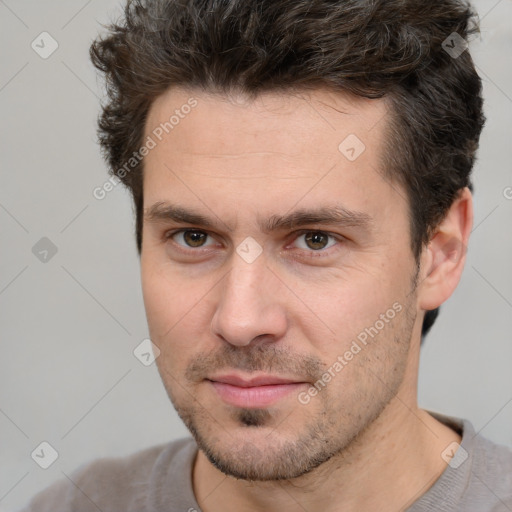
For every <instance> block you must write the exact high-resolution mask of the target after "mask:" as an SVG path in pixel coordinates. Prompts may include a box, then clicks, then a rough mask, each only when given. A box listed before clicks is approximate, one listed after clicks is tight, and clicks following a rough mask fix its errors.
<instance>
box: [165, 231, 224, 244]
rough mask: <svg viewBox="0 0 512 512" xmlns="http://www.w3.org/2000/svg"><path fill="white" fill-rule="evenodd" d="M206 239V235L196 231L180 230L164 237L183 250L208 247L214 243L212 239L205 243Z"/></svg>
mask: <svg viewBox="0 0 512 512" xmlns="http://www.w3.org/2000/svg"><path fill="white" fill-rule="evenodd" d="M208 237H209V235H208V233H205V232H204V231H199V230H197V229H182V230H180V231H175V232H174V233H169V234H168V235H166V238H170V239H171V240H174V242H175V243H177V244H178V245H180V246H182V247H184V248H187V247H189V248H198V247H208V246H209V245H212V243H214V242H213V239H212V240H211V242H210V243H207V240H208Z"/></svg>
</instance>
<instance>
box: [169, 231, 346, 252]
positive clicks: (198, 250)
mask: <svg viewBox="0 0 512 512" xmlns="http://www.w3.org/2000/svg"><path fill="white" fill-rule="evenodd" d="M187 231H191V232H197V233H203V234H205V235H207V236H210V237H212V238H213V236H212V235H211V234H210V233H208V232H207V231H204V230H202V229H194V228H187V229H178V230H174V231H169V232H167V233H165V234H164V238H165V240H171V242H173V243H174V244H175V245H176V246H177V247H178V250H180V251H182V252H184V253H186V254H193V253H195V254H198V253H201V252H203V251H204V250H208V247H209V246H206V247H198V248H196V249H194V248H192V247H188V248H185V247H184V246H183V245H180V244H178V243H177V242H174V240H172V237H173V236H174V235H177V234H179V233H186V232H187ZM307 233H315V234H322V235H326V236H327V237H329V238H332V239H334V240H336V241H337V242H338V243H340V242H344V241H346V239H345V238H344V237H342V236H341V235H335V234H334V233H329V232H327V231H321V230H315V229H303V230H300V231H297V232H295V233H293V235H294V239H293V241H295V240H296V239H297V238H299V237H300V236H302V235H305V234H307ZM333 247H334V245H332V246H330V247H327V248H325V249H319V250H317V251H315V250H313V249H309V250H307V249H298V250H299V251H300V252H302V253H305V254H307V256H306V257H308V258H322V257H325V256H330V255H331V251H330V249H332V248H333ZM201 249H203V251H202V250H201Z"/></svg>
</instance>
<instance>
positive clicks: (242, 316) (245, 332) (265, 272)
mask: <svg viewBox="0 0 512 512" xmlns="http://www.w3.org/2000/svg"><path fill="white" fill-rule="evenodd" d="M230 264H231V268H230V272H228V273H227V274H226V276H225V277H224V279H223V280H222V281H221V283H219V290H220V297H219V300H218V303H217V307H216V310H215V313H214V315H213V318H212V323H211V330H212V332H213V334H214V335H215V336H217V337H220V338H222V339H223V340H224V341H226V342H228V343H230V344H232V345H237V346H245V345H249V344H250V343H251V341H252V340H254V339H256V338H265V340H267V338H268V339H269V340H272V341H277V340H278V339H280V338H281V337H282V336H283V335H284V334H285V332H286V329H287V316H286V311H285V310H284V307H283V305H282V302H281V301H279V297H280V296H281V297H282V296H283V290H280V289H279V288H280V281H279V279H277V277H276V276H275V275H274V274H273V272H272V271H271V270H270V269H269V268H268V267H267V263H266V261H265V258H264V255H263V254H262V255H261V256H260V257H259V258H257V259H256V260H255V261H253V262H252V263H248V262H246V261H244V260H243V259H242V258H241V257H240V256H239V255H238V254H236V253H234V254H233V256H232V261H231V262H230ZM281 286H282V285H281Z"/></svg>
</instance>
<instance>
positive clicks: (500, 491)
mask: <svg viewBox="0 0 512 512" xmlns="http://www.w3.org/2000/svg"><path fill="white" fill-rule="evenodd" d="M471 462H472V463H471V480H472V486H473V487H474V488H477V489H478V488H479V489H481V492H482V493H489V494H493V495H495V496H496V498H498V501H497V503H496V508H495V509H493V511H494V510H495V511H496V512H497V511H498V510H503V511H508V510H510V508H507V507H510V506H511V505H512V449H511V448H509V447H508V446H504V445H501V444H497V443H494V442H492V441H490V440H489V439H487V438H485V437H483V436H481V435H479V434H475V437H474V444H473V460H472V461H471ZM502 504H503V507H502V508H500V507H501V505H502ZM505 504H506V506H505Z"/></svg>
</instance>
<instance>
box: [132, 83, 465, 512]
mask: <svg viewBox="0 0 512 512" xmlns="http://www.w3.org/2000/svg"><path fill="white" fill-rule="evenodd" d="M191 97H193V98H195V99H196V100H197V106H196V107H195V108H194V109H193V110H192V111H191V112H190V113H189V114H188V115H187V116H184V118H183V119H181V120H180V123H179V124H178V125H176V126H175V127H174V129H173V130H172V131H170V132H169V134H168V135H167V136H166V137H165V138H163V140H162V141H161V142H159V143H158V144H157V145H156V147H155V148H153V149H151V151H150V152H149V154H148V155H147V156H146V157H145V163H144V165H145V168H144V209H145V219H144V224H143V245H142V253H141V274H142V284H143V295H144V303H145V307H146V313H147V318H148V324H149V329H150V335H151V339H152V341H153V343H154V344H155V345H156V346H157V347H158V348H159V349H160V355H159V357H158V358H157V365H158V369H159V372H160V375H161V377H162V380H163V383H164V385H165V388H166V390H167V392H168V394H169V397H170V399H171V400H172V403H173V404H174V406H175V408H176V410H177V411H178V413H179V415H180V417H181V418H182V419H183V421H184V422H185V424H186V425H187V426H188V428H189V429H190V430H191V432H192V434H193V435H194V437H195V438H196V441H197V442H198V444H199V447H200V450H199V452H198V455H197V457H196V460H195V462H194V466H193V488H194V493H195V496H196V498H197V501H198V503H199V505H200V507H201V509H202V510H203V511H204V512H217V511H219V512H220V511H223V512H231V511H235V510H236V511H239V510H244V511H245V510H247V511H260V510H261V511H267V512H268V511H270V512H272V511H282V510H283V507H285V508H284V510H287V511H292V512H295V511H304V510H307V511H308V512H315V511H322V512H329V511H335V510H336V511H339V510H343V511H356V510H357V511H360V510H380V511H393V512H396V511H397V510H404V509H405V508H406V507H407V506H409V505H410V504H411V503H413V502H414V501H415V500H416V499H418V498H419V496H421V495H422V494H423V493H424V492H426V491H427V490H428V489H429V488H430V487H431V486H432V484H433V483H434V482H435V480H436V479H437V478H438V477H439V476H440V475H441V473H442V472H443V470H444V469H445V468H446V463H445V462H444V461H443V459H442V458H441V453H442V452H443V450H444V449H445V448H446V447H447V446H448V445H449V444H450V443H451V442H454V441H455V442H460V436H459V435H458V434H457V433H456V432H454V431H452V430H451V429H450V428H448V427H447V426H445V425H443V424H442V423H440V422H438V421H437V420H435V419H434V418H433V417H432V416H430V415H429V414H428V413H427V412H426V411H424V410H422V409H419V408H418V404H417V380H418V361H419V345H420V333H421V324H422V321H423V316H424V312H425V310H428V309H434V308H435V307H437V306H439V305H440V304H442V303H443V302H444V301H445V300H446V299H447V298H448V297H449V296H450V295H451V293H452V292H453V290H454V289H455V287H456V286H457V284H458V282H459V279H460V275H461V272H462V269H463V266H464V261H465V251H464V250H463V248H464V247H466V245H467V241H468V237H469V233H470V230H471V224H472V200H471V194H470V192H469V190H467V189H465V190H463V191H462V193H461V194H460V196H459V198H458V199H457V200H456V201H455V202H454V203H453V205H452V207H451V209H450V211H449V212H448V214H447V216H446V218H445V219H444V220H443V222H442V223H441V224H440V225H439V226H438V227H437V230H436V232H435V234H434V236H433V237H432V239H431V241H430V243H429V245H428V246H426V247H424V249H423V252H422V254H421V258H420V261H419V266H418V263H417V262H416V260H415V258H414V256H413V253H412V251H411V246H410V245H411V244H410V231H409V220H408V203H407V200H406V194H405V192H404V190H403V189H401V188H400V186H399V185H397V184H396V183H393V182H391V181H390V180H389V179H387V178H385V177H384V173H383V170H382V164H381V162H380V157H381V155H382V151H383V143H384V141H385V136H386V127H387V116H388V115H389V113H388V110H387V108H388V107H387V103H386V101H385V100H384V99H379V100H366V99H361V98H354V97H350V96H348V95H346V94H344V93H332V92H329V91H327V90H323V89H316V90H314V91H309V92H308V93H305V92H302V93H299V92H297V93H293V94H292V93H291V92H287V93H286V94H283V93H281V94H279V93H276V92H272V93H265V94H263V95H260V96H258V98H256V99H253V100H249V99H248V98H246V97H245V96H243V95H242V94H233V95H231V96H229V97H227V96H224V95H220V94H212V93H206V92H204V91H199V90H195V89H179V88H174V89H172V90H169V91H168V92H166V93H165V94H164V95H162V96H160V97H159V98H158V99H157V100H156V101H155V102H154V103H153V105H152V107H151V109H150V113H149V117H148V119H147V124H146V136H147V135H150V134H151V132H152V130H153V129H154V128H155V127H156V126H158V125H159V124H160V123H162V122H165V121H167V120H168V119H169V116H170V115H172V113H173V112H174V111H175V110H176V109H177V108H178V109H179V108H180V106H181V105H184V104H185V103H187V101H188V100H189V98H191ZM349 134H356V135H357V137H358V138H359V139H360V140H361V141H363V143H364V145H365V147H366V149H365V151H364V152H363V153H362V154H361V155H360V156H359V157H358V158H357V159H355V160H354V161H349V159H347V158H346V157H345V156H344V154H342V153H341V152H340V151H339V150H338V146H339V144H340V143H341V142H342V141H343V140H344V139H345V138H346V137H347V136H348V135H349ZM157 203H165V204H172V205H175V206H180V207H182V208H187V209H192V210H194V211H196V212H198V213H200V214H202V215H203V216H205V217H208V218H209V219H211V222H212V226H208V227H206V226H205V225H203V224H202V223H196V222H194V223H187V222H183V221H176V220H172V219H166V218H161V217H157V216H154V215H153V216H152V215H150V213H151V211H152V207H153V206H154V205H155V204H157ZM332 205H338V206H342V207H343V208H345V209H346V210H349V211H352V212H358V213H359V214H360V217H361V218H362V219H363V220H365V222H360V223H354V222H352V223H344V224H336V223H333V222H330V223H328V224H320V223H312V224H307V225H301V226H295V225H292V226H284V227H283V228H282V229H280V230H277V231H265V230H264V229H262V226H261V223H264V222H265V221H266V220H267V219H269V218H271V217H272V216H275V215H285V214H289V213H291V212H294V211H297V210H299V209H307V210H311V209H318V208H321V207H325V206H332ZM260 221H261V222H260ZM187 229H188V230H191V232H190V231H189V232H188V233H184V232H183V231H182V232H181V233H179V232H178V233H176V231H178V230H187ZM301 230H302V231H301ZM308 233H309V236H308ZM312 236H313V237H314V238H312ZM247 237H252V239H253V240H254V241H255V242H257V244H258V245H259V247H261V250H262V252H261V254H259V255H258V256H257V258H256V259H254V261H252V262H248V261H247V260H246V259H244V258H242V257H241V256H240V254H239V253H238V252H237V248H240V247H244V245H243V242H244V240H245V239H246V238H247ZM191 244H192V245H191ZM255 247H257V246H255ZM245 248H246V249H247V246H245ZM254 250H255V249H254V248H253V249H250V251H252V254H255V253H254ZM394 304H395V308H397V306H396V305H397V304H398V305H399V307H400V311H399V312H396V314H395V315H394V317H393V318H392V319H389V318H388V321H387V322H385V325H384V327H383V328H381V329H378V334H377V335H375V336H374V337H373V338H369V341H368V343H367V345H365V346H362V345H361V344H360V343H359V345H361V350H360V352H358V353H357V354H356V355H354V356H353V358H352V359H351V360H350V361H348V362H347V364H346V365H344V366H343V369H342V370H341V371H338V372H334V376H332V375H331V379H330V380H329V382H328V383H327V384H326V385H325V387H323V388H322V389H321V391H320V392H318V393H317V394H316V396H313V397H310V400H309V402H308V403H301V400H299V396H298V391H294V392H292V393H289V394H288V395H287V396H285V397H283V398H281V399H279V400H278V401H276V402H274V403H272V404H271V405H270V406H267V407H259V408H255V407H238V406H234V405H230V404H227V403H226V402H224V401H223V400H222V398H221V397H220V396H219V395H218V394H217V392H216V390H215V389H214V387H213V386H212V384H211V382H209V381H208V380H206V379H207V378H209V377H212V376H216V375H217V376H218V375H219V374H227V373H237V374H239V375H243V376H245V377H252V376H256V375H262V374H272V375H277V376H281V377H284V378H290V379H293V380H296V381H301V382H303V384H302V387H301V388H300V391H302V392H303V395H302V396H303V397H304V392H305V391H306V392H307V391H308V390H310V388H311V386H312V385H313V384H314V383H315V382H316V381H317V380H318V378H322V375H325V374H324V372H325V371H327V370H328V368H331V373H332V366H333V364H334V363H335V361H337V358H338V356H340V355H343V354H345V352H346V351H348V350H350V347H351V344H352V343H353V341H354V340H356V339H357V336H358V335H360V333H362V332H363V331H365V329H366V328H369V327H371V326H375V325H376V321H377V320H379V319H380V318H382V317H381V315H383V314H386V312H387V311H388V310H389V309H390V308H393V305H394ZM397 309H398V308H397ZM379 325H380V324H379Z"/></svg>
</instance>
